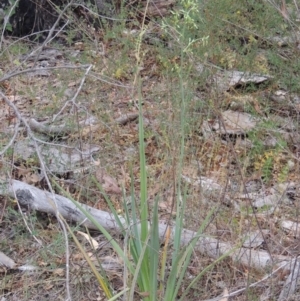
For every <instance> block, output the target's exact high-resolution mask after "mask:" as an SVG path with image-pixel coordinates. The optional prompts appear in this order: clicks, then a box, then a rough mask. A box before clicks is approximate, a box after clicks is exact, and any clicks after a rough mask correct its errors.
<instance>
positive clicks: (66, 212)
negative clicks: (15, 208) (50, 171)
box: [0, 180, 291, 270]
mask: <svg viewBox="0 0 300 301" xmlns="http://www.w3.org/2000/svg"><path fill="white" fill-rule="evenodd" d="M0 187H1V188H0V194H2V195H9V196H11V197H15V196H16V197H17V200H18V201H19V203H20V205H21V206H25V207H28V208H30V209H33V210H38V211H42V212H46V213H51V214H56V212H57V210H58V212H59V213H60V214H61V215H62V216H63V217H64V218H65V219H67V220H71V221H75V222H77V223H80V224H82V225H84V226H87V227H88V228H90V229H97V227H96V226H95V225H94V224H93V223H92V222H91V221H89V220H88V219H87V218H86V216H85V215H84V214H83V213H82V211H81V210H80V209H79V208H78V207H81V208H83V209H85V210H87V211H88V212H89V213H90V214H91V215H92V216H93V217H94V219H95V220H96V221H97V222H98V223H99V224H101V225H102V226H103V227H104V228H105V229H106V230H107V231H108V232H110V233H111V232H113V233H116V232H120V231H121V229H120V227H119V226H118V224H117V222H116V220H115V218H114V216H113V215H112V214H110V213H108V212H105V211H102V210H98V209H94V208H92V207H90V206H87V205H84V204H80V203H78V207H77V206H76V205H75V204H74V203H73V202H72V201H71V200H70V199H68V198H66V197H63V196H60V195H57V194H55V195H54V197H55V200H54V198H53V195H52V194H51V193H50V192H47V191H43V190H40V189H38V188H36V187H33V186H31V185H28V184H26V183H23V182H20V181H17V180H11V181H10V182H9V183H6V185H1V186H0ZM55 204H57V208H56V205H55ZM120 220H121V222H122V223H123V224H124V225H125V226H126V221H125V219H124V218H123V217H120ZM167 227H168V225H167V224H166V223H163V222H160V223H159V236H160V238H161V239H164V235H165V233H166V229H167ZM170 230H171V239H172V238H173V237H174V232H175V228H174V227H171V229H170ZM192 239H197V240H198V241H197V244H196V250H198V251H200V252H201V253H202V254H203V255H206V256H209V257H211V258H214V259H217V258H219V257H220V256H222V255H224V254H226V253H228V252H230V251H231V250H232V249H233V248H234V246H233V245H231V244H229V243H225V242H222V241H220V240H218V239H216V238H213V237H209V236H206V235H204V234H203V235H201V236H200V237H198V238H197V237H196V233H195V232H194V231H190V230H187V229H183V231H182V237H181V244H182V245H187V244H189V242H190V241H191V240H192ZM230 257H231V258H232V260H233V261H235V262H237V263H241V264H243V265H245V266H248V267H251V268H255V269H258V270H261V269H265V268H269V267H273V268H274V267H279V266H282V267H283V268H285V267H287V269H290V267H289V265H288V264H287V263H288V262H290V261H291V258H290V257H287V256H279V255H273V256H272V257H271V255H270V254H268V253H267V252H266V251H257V250H253V249H250V248H243V247H241V248H239V249H238V250H235V251H234V252H233V253H230ZM284 266H285V267H284Z"/></svg>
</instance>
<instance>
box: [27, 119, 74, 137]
mask: <svg viewBox="0 0 300 301" xmlns="http://www.w3.org/2000/svg"><path fill="white" fill-rule="evenodd" d="M28 124H29V126H30V128H31V130H33V131H35V132H38V133H41V134H46V135H48V136H57V135H59V136H64V135H68V134H70V133H72V132H74V130H75V128H74V127H71V126H66V125H58V126H53V125H44V124H42V123H40V122H38V121H36V120H35V119H33V118H31V119H30V120H29V122H28Z"/></svg>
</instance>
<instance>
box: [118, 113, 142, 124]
mask: <svg viewBox="0 0 300 301" xmlns="http://www.w3.org/2000/svg"><path fill="white" fill-rule="evenodd" d="M138 117H139V114H138V113H128V114H124V115H121V116H120V117H118V118H117V119H116V123H117V124H119V125H125V124H127V123H128V122H131V121H134V120H136V119H137V118H138Z"/></svg>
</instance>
